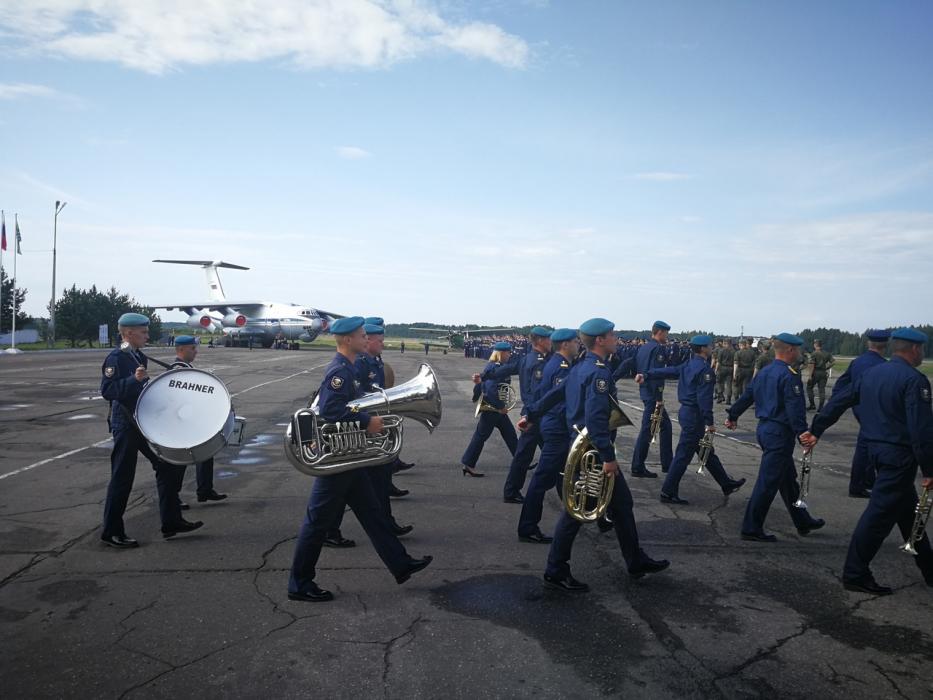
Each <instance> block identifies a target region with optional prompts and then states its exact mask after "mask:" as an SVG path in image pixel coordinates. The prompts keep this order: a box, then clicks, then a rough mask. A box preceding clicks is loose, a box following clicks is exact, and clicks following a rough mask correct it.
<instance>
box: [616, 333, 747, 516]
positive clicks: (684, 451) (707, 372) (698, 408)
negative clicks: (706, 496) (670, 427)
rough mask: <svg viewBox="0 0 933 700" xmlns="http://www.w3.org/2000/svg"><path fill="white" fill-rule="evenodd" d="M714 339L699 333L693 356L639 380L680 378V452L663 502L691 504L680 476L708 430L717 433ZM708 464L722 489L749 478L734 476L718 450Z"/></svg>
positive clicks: (731, 488)
mask: <svg viewBox="0 0 933 700" xmlns="http://www.w3.org/2000/svg"><path fill="white" fill-rule="evenodd" d="M712 342H713V339H712V338H710V337H709V336H708V335H695V336H693V339H692V340H691V341H690V346H691V350H692V351H693V357H692V358H691V359H690V360H688V361H687V362H685V363H683V364H681V365H678V366H677V367H663V368H660V369H653V370H649V371H648V374H647V375H638V376H637V377H636V378H635V381H636V382H638V383H639V384H640V383H642V382H643V381H650V380H656V379H677V380H678V382H677V400H678V401H679V402H680V411H679V413H678V416H677V417H678V419H679V420H680V441H679V442H678V443H677V452H676V454H675V455H674V460H673V461H672V462H671V468H670V471H668V473H667V478H666V479H665V480H664V485H663V486H662V487H661V495H660V498H661V502H662V503H674V504H678V505H687V503H688V502H687V501H686V500H685V499H683V498H681V497H680V495H679V492H678V488H679V485H680V480H681V479H682V478H683V475H684V473H685V472H686V471H687V466H688V465H689V464H690V460H692V459H693V455H695V454H696V453H697V451H698V450H699V449H700V440H702V439H703V436H704V434H705V433H715V432H716V426H715V424H714V422H713V394H714V393H715V389H716V379H715V377H714V374H713V369H712V368H711V367H710V364H709V356H710V353H711V351H712V350H711V347H710V346H711V344H712ZM706 468H707V469H708V470H709V473H710V474H712V476H713V478H714V479H715V480H716V483H717V484H719V486H720V488H721V489H722V492H723V493H724V494H725V495H726V496H728V495H729V494H730V493H732V492H734V491H736V490H738V489H739V488H740V487H741V486H742V484H744V483H745V479H738V480H736V479H733V478H732V477H730V476H729V475H728V474H727V473H726V470H725V468H724V467H723V466H722V462H721V461H720V460H719V456H718V455H717V454H716V452H715V450H713V452H712V453H711V454H710V456H709V458H708V459H707V462H706Z"/></svg>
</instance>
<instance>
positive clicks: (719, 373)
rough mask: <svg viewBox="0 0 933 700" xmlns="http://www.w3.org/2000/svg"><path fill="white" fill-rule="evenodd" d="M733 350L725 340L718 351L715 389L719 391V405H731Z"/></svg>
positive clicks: (729, 340)
mask: <svg viewBox="0 0 933 700" xmlns="http://www.w3.org/2000/svg"><path fill="white" fill-rule="evenodd" d="M734 367H735V350H734V349H733V348H732V340H731V339H726V340H725V341H724V342H723V343H722V348H721V349H720V351H719V361H718V362H717V363H716V388H717V389H719V403H723V402H725V403H726V405H727V406H729V405H732V373H733V372H734V371H735V370H734Z"/></svg>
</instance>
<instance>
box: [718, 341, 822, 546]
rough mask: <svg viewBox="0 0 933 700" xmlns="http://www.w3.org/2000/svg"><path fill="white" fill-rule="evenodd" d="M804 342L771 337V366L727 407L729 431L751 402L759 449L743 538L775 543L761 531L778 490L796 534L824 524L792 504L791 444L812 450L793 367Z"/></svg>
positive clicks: (794, 492) (796, 487)
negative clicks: (753, 406) (760, 453)
mask: <svg viewBox="0 0 933 700" xmlns="http://www.w3.org/2000/svg"><path fill="white" fill-rule="evenodd" d="M801 345H803V340H802V339H801V338H799V337H797V336H796V335H792V334H791V333H781V334H780V335H777V336H775V337H774V341H773V348H774V355H775V358H774V362H772V363H771V364H769V365H767V366H766V367H765V368H764V369H762V370H761V371H760V372H759V373H758V375H757V376H756V377H755V378H754V380H753V381H752V382H751V384H749V385H748V387H747V388H746V389H745V391H744V392H743V394H742V395H741V396H740V397H739V399H738V400H737V401H736V402H735V403H734V404H732V406H730V407H729V410H728V418H727V420H726V427H727V428H729V429H730V430H734V429H735V427H736V422H737V421H738V419H739V416H741V415H742V414H743V413H744V412H745V411H746V409H747V408H748V407H749V406H751V405H752V404H753V403H754V404H755V416H756V417H757V418H758V429H757V433H756V434H757V437H758V444H759V445H760V446H761V450H762V455H761V466H760V467H759V469H758V479H757V480H756V481H755V488H754V490H753V491H752V495H751V498H750V499H749V501H748V505H747V506H746V508H745V518H744V520H743V521H742V539H743V540H749V541H755V542H776V541H777V536H776V535H773V534H769V533H766V532H765V530H764V525H765V518H766V517H767V515H768V509H769V508H771V503H772V501H774V497H775V495H777V493H778V492H780V494H781V499H782V500H783V501H784V505H785V506H786V507H787V512H788V513H790V517H791V520H793V522H794V525H795V526H796V527H797V532H798V533H799V534H801V535H807V534H809V533H810V532H811V531H813V530H818V529H819V528H821V527H823V526H824V525H825V524H826V523H825V521H824V520H823V519H822V518H813V517H812V516H811V515H810V513H809V512H808V511H807V508H806V507H805V506H804V507H801V508H798V507H797V506H795V505H794V502H795V501H797V499H798V497H799V496H800V485H799V484H798V483H797V470H796V467H795V466H794V443H795V442H797V441H799V442H800V443H801V444H802V445H803V446H804V447H805V448H806V449H810V448H811V447H812V441H811V440H810V439H809V438H804V439H801V438H802V436H803V435H804V433H806V431H807V406H806V403H805V402H804V398H803V384H802V382H801V381H800V375H799V374H797V372H796V371H795V370H794V369H793V367H792V365H793V364H794V362H796V360H797V359H798V357H799V353H800V346H801Z"/></svg>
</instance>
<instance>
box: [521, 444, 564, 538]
mask: <svg viewBox="0 0 933 700" xmlns="http://www.w3.org/2000/svg"><path fill="white" fill-rule="evenodd" d="M569 451H570V437H569V436H568V435H567V434H566V433H557V434H555V433H545V434H544V435H543V443H542V445H541V457H539V458H538V466H537V468H536V469H535V471H534V473H533V474H532V475H531V481H530V482H529V483H528V489H527V490H526V491H525V502H524V503H523V504H522V514H521V515H520V516H519V518H518V535H519V537H528V536H529V535H533V534H535V533H536V532H538V530H539V529H540V525H539V523H540V522H541V511H542V510H543V508H544V495H545V494H546V493H547V492H548V491H549V490H550V489H552V488H554V487H555V486H557V492H558V493H560V492H561V481H560V478H561V472H562V471H563V470H564V465H565V464H566V463H567V453H568V452H569Z"/></svg>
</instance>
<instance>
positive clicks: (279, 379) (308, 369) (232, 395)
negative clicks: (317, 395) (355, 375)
mask: <svg viewBox="0 0 933 700" xmlns="http://www.w3.org/2000/svg"><path fill="white" fill-rule="evenodd" d="M326 366H327V365H315V366H314V367H308V368H307V369H303V370H301V371H300V372H295V373H294V374H289V375H288V376H287V377H280V378H278V379H270V380H269V381H268V382H263V383H262V384H257V385H256V386H251V387H247V388H246V389H242V390H240V391H238V392H236V393H235V394H230V396H231V398H233V397H236V396H239V395H240V394H245V393H246V392H247V391H252V390H253V389H259V388H260V387H264V386H269V385H270V384H277V383H278V382H284V381H288V380H289V379H291V378H292V377H297V376H298V375H299V374H307V373H308V372H310V371H311V370H314V369H320V368H321V367H326Z"/></svg>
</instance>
